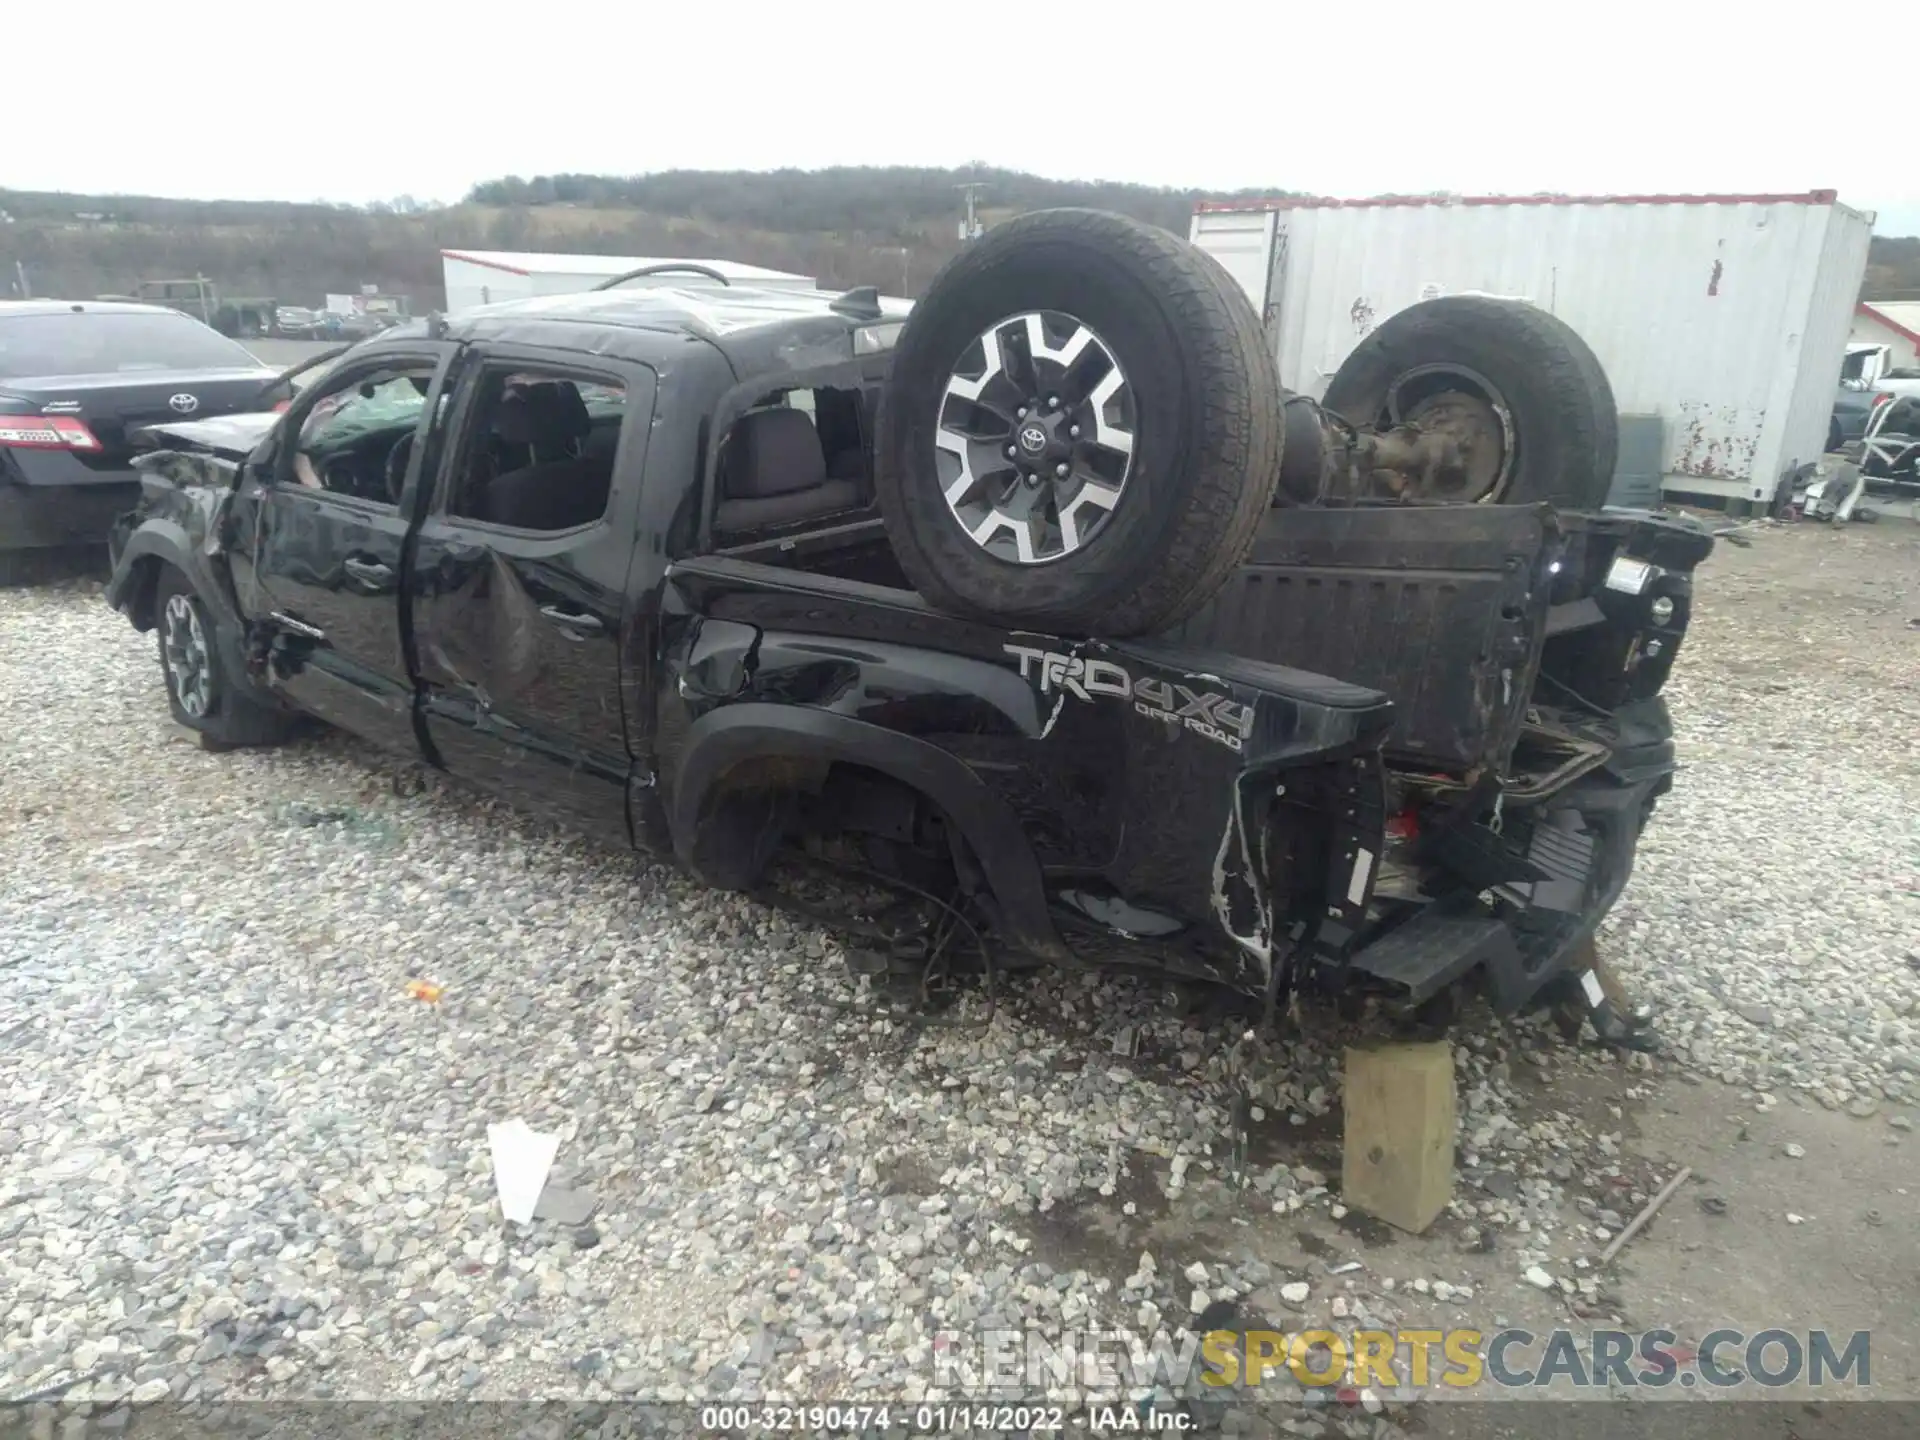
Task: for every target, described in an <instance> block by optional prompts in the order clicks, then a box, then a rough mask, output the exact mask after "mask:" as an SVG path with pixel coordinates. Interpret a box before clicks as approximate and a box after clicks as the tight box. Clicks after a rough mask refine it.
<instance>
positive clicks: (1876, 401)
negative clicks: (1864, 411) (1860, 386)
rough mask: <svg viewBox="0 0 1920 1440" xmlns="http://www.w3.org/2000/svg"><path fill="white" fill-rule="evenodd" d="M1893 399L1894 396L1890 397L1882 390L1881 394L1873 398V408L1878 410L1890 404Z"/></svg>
mask: <svg viewBox="0 0 1920 1440" xmlns="http://www.w3.org/2000/svg"><path fill="white" fill-rule="evenodd" d="M1892 399H1893V396H1891V395H1889V394H1888V393H1887V392H1886V391H1884V390H1882V391H1881V392H1880V393H1879V394H1877V395H1875V396H1874V397H1873V408H1874V409H1875V410H1878V409H1879V408H1880V407H1881V406H1882V405H1885V404H1887V403H1889V402H1890V401H1891V400H1892Z"/></svg>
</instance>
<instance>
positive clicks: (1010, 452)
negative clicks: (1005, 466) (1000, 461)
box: [1007, 445, 1020, 460]
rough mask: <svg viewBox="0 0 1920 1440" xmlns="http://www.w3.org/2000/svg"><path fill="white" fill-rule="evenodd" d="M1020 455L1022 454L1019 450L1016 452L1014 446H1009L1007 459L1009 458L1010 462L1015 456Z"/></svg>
mask: <svg viewBox="0 0 1920 1440" xmlns="http://www.w3.org/2000/svg"><path fill="white" fill-rule="evenodd" d="M1019 453H1020V452H1019V451H1018V450H1016V449H1014V448H1013V446H1011V445H1009V446H1007V458H1008V459H1009V460H1011V459H1013V457H1014V456H1016V455H1018V454H1019Z"/></svg>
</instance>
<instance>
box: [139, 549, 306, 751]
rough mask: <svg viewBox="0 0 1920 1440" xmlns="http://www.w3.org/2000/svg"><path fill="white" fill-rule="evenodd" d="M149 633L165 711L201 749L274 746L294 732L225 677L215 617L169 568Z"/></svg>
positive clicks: (159, 583)
mask: <svg viewBox="0 0 1920 1440" xmlns="http://www.w3.org/2000/svg"><path fill="white" fill-rule="evenodd" d="M153 633H154V641H155V645H156V648H157V649H158V651H159V655H160V676H161V681H162V683H163V684H165V686H166V687H167V708H168V709H169V710H171V711H172V712H173V718H174V721H175V722H176V723H177V724H180V725H183V726H185V727H186V728H187V729H189V730H193V731H195V732H197V733H198V734H199V736H200V744H201V747H202V748H203V749H206V750H214V751H219V750H233V749H238V748H240V747H242V746H249V745H277V744H279V743H280V742H282V741H284V740H287V739H289V738H290V737H291V736H293V735H294V734H295V733H296V732H297V731H298V729H299V724H300V722H299V719H298V717H296V716H293V715H289V714H287V713H286V712H284V711H281V710H277V709H275V708H273V707H272V706H271V705H268V704H265V703H263V702H262V701H260V700H258V699H256V698H255V697H254V696H252V695H250V694H249V693H247V689H246V688H245V687H244V686H243V685H241V684H236V683H235V681H234V678H233V677H232V676H230V675H229V674H228V673H227V665H226V662H225V661H224V660H223V659H222V658H221V655H220V647H219V645H218V643H217V642H216V640H215V634H214V627H213V617H212V616H211V615H210V614H209V613H208V611H207V607H206V605H205V604H204V602H202V601H201V599H200V597H199V596H198V595H197V594H195V593H194V589H193V584H192V582H191V581H189V580H188V579H187V577H186V576H185V575H183V574H181V573H180V572H179V571H178V570H176V569H174V568H173V567H172V566H170V565H168V566H163V567H161V570H160V574H159V576H158V577H157V579H156V580H155V582H154V592H153Z"/></svg>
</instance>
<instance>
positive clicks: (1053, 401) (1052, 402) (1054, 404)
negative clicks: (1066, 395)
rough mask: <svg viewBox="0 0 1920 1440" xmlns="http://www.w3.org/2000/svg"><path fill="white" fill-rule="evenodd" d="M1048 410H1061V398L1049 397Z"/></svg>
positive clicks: (1056, 396)
mask: <svg viewBox="0 0 1920 1440" xmlns="http://www.w3.org/2000/svg"><path fill="white" fill-rule="evenodd" d="M1047 408H1048V409H1049V410H1058V409H1059V408H1060V397H1059V396H1058V395H1049V396H1047Z"/></svg>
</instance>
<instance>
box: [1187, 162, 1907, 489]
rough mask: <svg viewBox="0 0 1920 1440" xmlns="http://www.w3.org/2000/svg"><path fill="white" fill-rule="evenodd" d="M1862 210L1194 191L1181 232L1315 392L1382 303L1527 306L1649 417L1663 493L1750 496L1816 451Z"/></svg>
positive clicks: (1728, 199) (1305, 389) (1782, 199)
mask: <svg viewBox="0 0 1920 1440" xmlns="http://www.w3.org/2000/svg"><path fill="white" fill-rule="evenodd" d="M1872 219H1873V217H1872V216H1871V215H1870V214H1863V213H1862V212H1860V211H1857V210H1853V209H1850V208H1849V207H1847V206H1845V205H1842V204H1839V203H1838V202H1837V201H1836V199H1835V197H1834V194H1833V192H1832V191H1827V190H1822V191H1814V192H1811V193H1809V194H1804V195H1701V196H1638V197H1618V196H1597V197H1577V196H1576V197H1559V196H1556V197H1551V198H1548V197H1538V198H1517V197H1502V196H1485V197H1480V196H1476V197H1455V198H1449V199H1433V200H1423V199H1404V200H1402V199H1379V200H1345V201H1343V200H1326V199H1299V200H1274V201H1257V202H1239V201H1234V202H1226V203H1221V204H1211V203H1203V204H1202V205H1201V206H1200V207H1199V208H1198V210H1197V211H1196V213H1195V215H1194V217H1193V227H1192V238H1193V241H1194V243H1195V244H1197V245H1199V246H1200V247H1201V248H1202V249H1204V250H1207V251H1209V252H1210V253H1211V254H1213V255H1214V256H1215V257H1216V258H1218V259H1219V260H1220V261H1221V262H1222V263H1223V264H1224V265H1226V267H1227V269H1228V270H1229V271H1231V272H1232V273H1233V275H1234V277H1235V278H1236V279H1237V280H1239V282H1240V283H1241V285H1242V286H1244V287H1245V288H1246V291H1247V293H1248V295H1249V296H1251V297H1252V299H1253V302H1254V306H1255V308H1256V309H1257V310H1259V311H1260V312H1261V313H1262V314H1263V315H1264V317H1265V319H1266V324H1267V328H1268V331H1269V333H1270V334H1271V335H1272V336H1273V339H1274V345H1275V353H1276V355H1277V356H1278V358H1279V362H1280V379H1281V383H1282V384H1284V385H1285V386H1286V387H1287V388H1288V389H1290V390H1295V391H1299V392H1302V393H1305V394H1308V395H1312V396H1313V397H1315V398H1316V399H1318V398H1319V397H1320V396H1321V395H1323V394H1325V392H1326V388H1327V384H1328V382H1329V381H1331V380H1332V379H1333V375H1334V372H1335V371H1336V370H1338V369H1339V368H1340V363H1341V361H1343V360H1345V359H1346V358H1347V355H1348V354H1349V353H1350V352H1351V351H1352V350H1353V348H1354V346H1356V345H1357V344H1359V343H1360V340H1361V338H1362V337H1363V336H1365V335H1366V334H1367V333H1368V332H1369V331H1371V330H1372V329H1374V328H1375V327H1376V326H1378V325H1379V324H1380V323H1381V322H1382V321H1384V320H1386V319H1387V318H1388V317H1389V316H1391V315H1393V314H1394V313H1395V312H1397V311H1399V310H1402V309H1404V308H1405V307H1407V306H1409V305H1412V304H1415V303H1417V302H1419V301H1421V300H1430V299H1434V298H1437V297H1438V296H1442V295H1459V294H1463V293H1478V294H1487V295H1499V296H1505V297H1509V298H1514V299H1523V300H1527V301H1530V302H1531V303H1533V304H1535V305H1539V306H1541V307H1542V308H1544V309H1546V310H1549V311H1551V312H1552V313H1553V314H1555V315H1557V316H1559V317H1560V318H1561V319H1563V320H1565V321H1566V322H1567V323H1568V324H1569V325H1571V326H1572V327H1573V328H1574V329H1575V330H1577V331H1578V332H1579V333H1580V334H1581V335H1582V336H1583V337H1584V338H1585V339H1586V341H1587V343H1588V344H1589V345H1591V346H1592V347H1593V350H1594V353H1595V354H1596V355H1597V356H1598V357H1599V359H1600V362H1601V364H1602V365H1603V366H1605V368H1606V372H1607V378H1608V380H1609V381H1610V382H1611V383H1612V386H1613V394H1614V400H1615V402H1616V403H1617V405H1618V407H1619V409H1620V411H1621V412H1622V413H1624V414H1641V415H1659V416H1660V417H1662V419H1663V421H1664V425H1663V430H1664V442H1663V443H1664V448H1665V458H1664V462H1663V468H1664V474H1663V476H1662V485H1663V487H1664V488H1665V489H1666V490H1667V491H1668V492H1669V493H1674V494H1689V495H1696V496H1712V497H1717V498H1719V499H1722V500H1739V501H1753V500H1762V501H1764V500H1768V499H1770V498H1771V497H1772V495H1773V493H1774V489H1775V486H1776V484H1777V482H1778V480H1779V477H1780V476H1781V475H1782V474H1783V473H1785V472H1787V471H1789V470H1791V469H1792V468H1793V467H1794V466H1795V465H1798V464H1802V463H1804V462H1807V461H1811V460H1813V459H1816V458H1817V457H1818V456H1819V455H1820V454H1821V453H1822V452H1823V451H1824V450H1825V449H1826V439H1827V421H1828V417H1829V415H1830V414H1831V412H1832V409H1833V401H1834V395H1835V391H1836V389H1837V387H1838V383H1839V375H1840V362H1841V359H1842V357H1843V355H1844V353H1845V350H1846V344H1847V334H1848V330H1849V327H1850V325H1851V323H1852V320H1853V313H1854V302H1855V300H1856V299H1857V298H1858V296H1859V293H1860V282H1861V279H1862V277H1863V275H1864V274H1865V270H1866V261H1867V238H1868V235H1869V233H1870V231H1871V229H1872Z"/></svg>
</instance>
